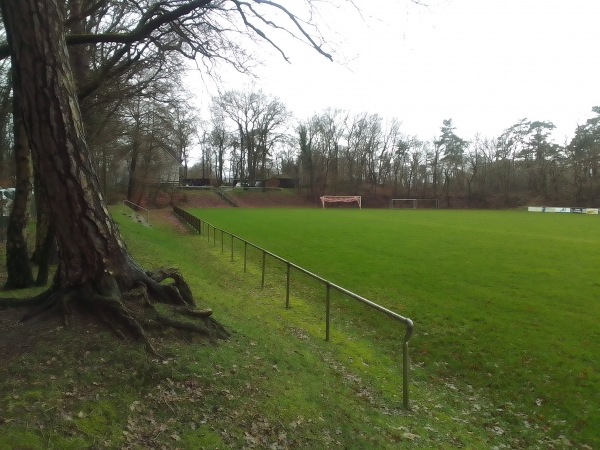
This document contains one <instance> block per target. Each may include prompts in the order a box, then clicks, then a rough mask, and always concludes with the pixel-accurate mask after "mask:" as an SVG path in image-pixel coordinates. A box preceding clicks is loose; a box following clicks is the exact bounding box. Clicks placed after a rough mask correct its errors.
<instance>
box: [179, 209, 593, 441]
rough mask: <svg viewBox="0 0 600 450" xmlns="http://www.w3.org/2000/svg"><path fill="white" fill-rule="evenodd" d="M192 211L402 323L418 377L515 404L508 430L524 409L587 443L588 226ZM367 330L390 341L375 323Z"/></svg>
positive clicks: (427, 213)
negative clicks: (406, 322)
mask: <svg viewBox="0 0 600 450" xmlns="http://www.w3.org/2000/svg"><path fill="white" fill-rule="evenodd" d="M191 212H193V213H194V214H195V215H196V216H198V217H200V218H201V219H203V220H205V221H206V222H209V223H211V224H212V225H214V226H216V227H218V228H222V229H224V230H226V231H228V232H231V233H233V234H235V235H237V236H239V237H241V238H243V239H245V240H247V241H249V242H251V243H253V244H255V245H258V246H260V247H262V248H265V249H266V250H268V251H270V252H272V253H275V254H277V255H279V256H281V257H283V258H285V259H287V260H289V261H291V262H292V263H294V264H297V265H299V266H301V267H304V268H305V269H307V270H309V271H311V272H313V273H316V274H318V275H320V276H322V277H324V278H326V279H328V280H330V281H331V282H333V283H335V284H338V285H341V286H343V287H345V288H347V289H349V290H351V291H353V292H355V293H357V294H359V295H361V296H364V297H366V298H368V299H370V300H372V301H375V302H377V303H379V304H381V305H383V306H385V307H387V308H390V309H392V310H393V311H395V312H397V313H399V314H402V315H404V316H406V317H409V318H411V319H412V320H413V321H414V323H415V335H414V337H413V339H412V340H411V343H410V345H411V352H412V356H411V359H412V361H413V364H415V365H417V366H418V367H419V370H418V371H417V373H416V377H417V379H418V378H419V377H421V378H422V379H424V380H426V381H431V382H436V381H439V380H449V379H450V380H453V381H455V382H458V383H463V384H464V385H469V386H474V387H475V388H478V389H481V390H483V391H485V392H486V395H488V396H489V397H490V398H491V399H492V400H493V401H494V402H495V403H497V404H498V405H499V407H502V408H505V409H506V408H509V409H510V408H511V407H514V408H515V414H514V417H515V421H519V420H521V419H520V418H519V417H520V416H519V411H526V413H527V417H529V419H527V420H532V419H531V417H533V418H535V417H537V418H538V419H539V421H540V422H543V423H550V424H552V425H553V426H556V427H562V428H563V429H564V430H565V432H567V433H568V434H569V435H572V436H573V437H577V436H580V437H585V438H587V439H590V438H591V439H592V440H595V439H597V438H598V435H599V434H600V432H599V431H597V430H598V429H600V410H599V408H598V404H600V394H599V393H600V358H599V357H598V355H600V324H599V321H600V300H599V299H598V297H599V295H600V279H599V276H598V275H599V274H598V271H599V269H600V217H598V216H585V215H577V214H539V213H537V214H536V213H527V212H516V211H447V210H416V211H414V210H368V209H363V210H357V209H345V208H344V209H328V210H321V209H202V210H193V211H191ZM365 320H367V319H365ZM369 320H370V319H369ZM370 326H372V327H374V329H375V330H376V331H377V332H378V333H380V334H382V335H384V334H385V333H386V332H387V331H388V330H387V329H386V327H387V326H388V324H387V322H385V321H381V320H378V319H373V320H370ZM378 327H379V328H378ZM511 405H512V406H511ZM521 425H522V424H521ZM531 425H532V426H533V425H534V424H531Z"/></svg>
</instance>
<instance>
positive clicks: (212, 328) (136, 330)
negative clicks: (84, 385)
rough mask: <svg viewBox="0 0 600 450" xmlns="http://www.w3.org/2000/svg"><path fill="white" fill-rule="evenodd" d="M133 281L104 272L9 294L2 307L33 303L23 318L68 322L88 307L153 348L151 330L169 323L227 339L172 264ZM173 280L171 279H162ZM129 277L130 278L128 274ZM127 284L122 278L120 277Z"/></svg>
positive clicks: (111, 326)
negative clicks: (26, 295)
mask: <svg viewBox="0 0 600 450" xmlns="http://www.w3.org/2000/svg"><path fill="white" fill-rule="evenodd" d="M138 278H139V279H136V280H135V283H133V284H132V283H131V282H130V283H128V284H127V285H128V287H126V288H123V287H120V285H119V283H118V281H117V279H116V278H115V277H113V276H111V275H109V274H108V273H105V274H103V275H102V276H101V277H100V278H99V279H98V280H96V282H94V283H87V284H84V285H81V286H70V287H66V288H57V287H56V286H57V284H58V283H55V284H54V285H53V287H51V288H50V289H48V290H47V291H46V292H44V293H42V294H40V295H38V296H36V297H34V298H31V299H28V300H22V299H8V301H6V300H3V301H2V302H0V307H22V306H29V307H31V308H30V309H29V310H28V311H27V313H26V314H25V315H24V316H23V318H22V319H21V321H22V322H24V323H29V322H33V321H39V320H44V319H46V318H49V317H52V316H56V315H59V316H60V317H62V318H63V320H64V321H65V324H68V319H69V317H70V316H71V314H72V313H73V312H74V311H77V312H80V313H86V314H87V315H90V316H91V317H93V318H94V319H96V320H97V321H98V322H100V323H101V324H103V325H104V326H106V327H107V328H109V329H110V330H111V331H113V332H114V333H115V334H116V335H117V336H119V337H120V338H122V339H126V338H128V337H131V338H133V339H135V340H138V341H141V342H143V343H144V344H145V346H146V349H147V350H148V351H149V352H150V353H152V354H155V355H156V354H157V352H156V350H155V348H154V347H153V345H152V344H151V342H150V339H149V334H148V333H149V332H150V331H152V330H155V329H164V328H171V329H176V330H183V331H187V332H190V333H195V334H199V335H201V336H204V337H206V338H208V339H211V340H214V339H226V338H227V337H228V336H229V333H228V332H227V331H226V330H225V328H223V326H222V325H220V324H219V323H218V322H217V321H215V320H214V319H213V318H212V317H211V316H212V310H210V309H195V305H196V303H195V301H194V298H193V297H192V292H191V290H190V288H189V286H188V284H187V283H186V282H185V280H184V279H183V277H182V276H181V274H179V272H177V271H175V270H173V269H165V270H160V271H157V272H153V273H147V274H141V275H140V276H139V277H138ZM165 280H172V281H173V283H172V284H162V283H163V282H164V281H165ZM129 281H130V280H129ZM121 284H125V283H121Z"/></svg>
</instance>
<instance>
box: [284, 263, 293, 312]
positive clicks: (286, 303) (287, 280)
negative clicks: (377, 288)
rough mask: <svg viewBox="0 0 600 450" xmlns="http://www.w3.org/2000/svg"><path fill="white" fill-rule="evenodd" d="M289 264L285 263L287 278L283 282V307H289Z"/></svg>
mask: <svg viewBox="0 0 600 450" xmlns="http://www.w3.org/2000/svg"><path fill="white" fill-rule="evenodd" d="M291 267H292V266H291V265H290V263H289V262H288V263H287V279H286V284H285V308H286V309H290V269H291Z"/></svg>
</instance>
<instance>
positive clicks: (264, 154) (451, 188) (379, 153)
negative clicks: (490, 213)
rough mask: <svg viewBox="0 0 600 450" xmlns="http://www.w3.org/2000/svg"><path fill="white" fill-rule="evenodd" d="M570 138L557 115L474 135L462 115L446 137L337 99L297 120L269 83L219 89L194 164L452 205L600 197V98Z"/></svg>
mask: <svg viewBox="0 0 600 450" xmlns="http://www.w3.org/2000/svg"><path fill="white" fill-rule="evenodd" d="M590 115H591V117H590V118H589V119H588V120H587V121H586V123H585V124H583V125H580V126H578V127H577V128H576V129H575V130H574V137H573V138H572V139H571V141H570V142H568V143H567V144H566V145H560V144H558V143H556V142H554V141H553V139H552V137H551V132H552V130H553V129H554V125H553V124H552V123H551V122H548V121H530V120H527V119H522V120H520V121H518V122H517V123H515V124H513V125H511V126H509V127H508V128H506V129H505V130H504V131H503V132H502V133H501V134H500V135H499V136H495V137H483V136H476V137H475V138H473V139H470V140H469V139H464V138H462V137H460V136H458V135H457V134H456V133H455V127H454V126H453V123H452V120H451V119H447V120H444V121H443V123H442V124H441V127H440V131H439V135H438V137H436V138H435V139H433V140H431V141H424V140H421V139H418V138H417V137H415V136H411V135H410V134H407V133H406V131H405V130H403V129H402V127H401V123H400V121H399V120H398V119H391V120H385V119H384V118H383V117H381V116H380V115H378V114H367V113H361V114H351V113H349V112H347V111H342V110H338V109H327V110H325V111H323V112H322V113H320V114H316V115H314V116H313V117H310V118H309V119H306V120H303V121H300V122H298V121H296V120H294V119H293V118H292V116H291V114H290V112H289V111H288V110H287V109H286V108H285V105H284V104H283V103H282V102H281V101H280V100H279V99H277V98H272V97H269V96H268V95H266V94H264V93H263V92H262V91H258V92H243V91H230V92H227V93H225V94H224V95H222V96H220V97H215V98H213V103H212V107H211V121H209V122H207V123H206V124H205V126H207V128H206V129H205V130H204V131H203V136H204V139H203V140H202V158H201V161H200V162H199V163H197V164H196V165H195V166H194V167H193V168H192V171H193V173H197V171H198V170H199V169H200V168H201V169H202V170H203V172H204V174H213V176H215V177H216V178H217V179H218V183H219V184H222V183H223V182H226V181H227V179H226V178H227V177H224V174H226V173H229V177H230V178H233V179H248V180H249V182H250V183H252V184H253V182H254V181H255V180H258V179H262V178H267V177H269V176H273V175H278V176H287V177H290V178H295V179H297V180H298V181H299V186H300V187H301V188H302V189H303V190H304V191H305V192H306V193H307V194H308V195H310V196H315V195H322V194H333V195H343V194H363V195H365V194H366V195H368V194H372V195H379V196H382V197H388V198H389V197H427V198H438V199H440V204H441V205H443V206H447V207H453V206H456V207H461V206H470V207H514V206H518V205H522V204H526V203H530V202H538V203H544V204H552V203H561V202H566V203H567V204H568V205H574V206H597V205H598V203H600V174H599V173H598V164H599V161H600V107H594V108H593V109H592V112H591V114H590Z"/></svg>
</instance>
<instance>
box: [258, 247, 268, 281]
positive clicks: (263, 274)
mask: <svg viewBox="0 0 600 450" xmlns="http://www.w3.org/2000/svg"><path fill="white" fill-rule="evenodd" d="M266 256H267V254H266V253H265V251H264V250H263V260H262V282H261V285H260V287H263V288H264V287H265V259H266Z"/></svg>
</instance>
